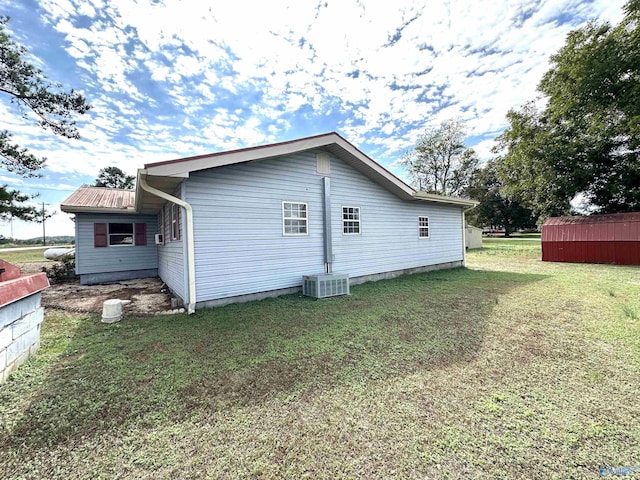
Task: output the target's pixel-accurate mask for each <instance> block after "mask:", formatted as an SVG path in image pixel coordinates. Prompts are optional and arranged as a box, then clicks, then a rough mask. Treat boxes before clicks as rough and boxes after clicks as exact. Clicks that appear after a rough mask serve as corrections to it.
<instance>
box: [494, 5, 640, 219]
mask: <svg viewBox="0 0 640 480" xmlns="http://www.w3.org/2000/svg"><path fill="white" fill-rule="evenodd" d="M538 91H539V92H540V93H541V94H542V95H541V98H540V99H538V101H537V102H530V103H528V104H527V105H525V106H524V107H522V108H521V109H519V110H513V111H510V112H509V114H508V115H507V119H508V120H509V128H508V129H507V130H506V131H505V132H504V133H503V134H502V135H501V136H499V137H498V139H497V140H498V147H497V150H496V151H497V152H498V153H500V154H501V156H500V159H499V175H500V177H501V179H502V180H503V181H504V184H505V186H504V190H505V191H506V192H507V193H508V194H509V195H512V196H514V197H516V198H518V199H520V200H522V201H523V202H524V203H525V204H526V205H527V206H529V207H531V208H532V209H533V210H534V211H535V213H536V214H537V215H540V216H542V217H545V216H549V215H555V214H562V213H567V212H569V211H570V209H571V207H570V204H569V202H570V201H571V200H572V199H573V198H574V197H576V195H578V194H582V195H583V196H584V197H585V198H586V199H588V200H589V202H590V203H591V204H592V206H593V207H594V210H595V211H597V212H599V213H615V212H624V211H634V210H640V0H631V1H629V2H628V3H627V4H626V6H625V16H624V18H623V20H622V21H621V23H620V24H618V25H615V26H612V25H610V24H609V23H601V22H595V21H594V22H591V23H589V24H588V25H586V26H585V27H583V28H580V29H578V30H575V31H572V32H571V33H570V34H569V35H568V36H567V40H566V44H565V45H564V46H563V47H562V48H561V49H560V51H559V52H558V53H557V54H555V55H553V56H552V57H551V68H550V70H549V71H548V72H547V73H546V74H545V75H544V77H543V78H542V81H541V82H540V84H539V86H538ZM541 104H544V106H539V105H541Z"/></svg>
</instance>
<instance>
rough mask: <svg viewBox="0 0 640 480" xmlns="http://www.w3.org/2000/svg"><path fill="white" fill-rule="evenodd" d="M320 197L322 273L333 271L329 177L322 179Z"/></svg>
mask: <svg viewBox="0 0 640 480" xmlns="http://www.w3.org/2000/svg"><path fill="white" fill-rule="evenodd" d="M322 195H323V197H324V211H323V217H324V218H323V219H324V229H323V232H324V271H325V273H331V272H332V271H333V265H332V264H333V248H332V244H331V181H330V179H329V177H323V178H322Z"/></svg>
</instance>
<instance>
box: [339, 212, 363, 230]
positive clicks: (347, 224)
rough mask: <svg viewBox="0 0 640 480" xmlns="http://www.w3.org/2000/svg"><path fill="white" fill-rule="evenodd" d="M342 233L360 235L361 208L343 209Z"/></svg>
mask: <svg viewBox="0 0 640 480" xmlns="http://www.w3.org/2000/svg"><path fill="white" fill-rule="evenodd" d="M342 233H344V234H345V235H359V234H360V207H342Z"/></svg>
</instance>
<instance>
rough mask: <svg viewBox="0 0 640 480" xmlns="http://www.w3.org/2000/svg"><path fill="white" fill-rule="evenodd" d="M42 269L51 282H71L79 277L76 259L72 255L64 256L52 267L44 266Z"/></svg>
mask: <svg viewBox="0 0 640 480" xmlns="http://www.w3.org/2000/svg"><path fill="white" fill-rule="evenodd" d="M42 271H43V272H44V273H46V274H47V277H49V282H51V284H56V283H65V282H70V281H72V280H75V279H76V278H77V275H76V259H75V257H72V256H67V257H63V258H61V259H60V260H59V261H58V262H56V263H54V264H53V265H52V266H50V267H42Z"/></svg>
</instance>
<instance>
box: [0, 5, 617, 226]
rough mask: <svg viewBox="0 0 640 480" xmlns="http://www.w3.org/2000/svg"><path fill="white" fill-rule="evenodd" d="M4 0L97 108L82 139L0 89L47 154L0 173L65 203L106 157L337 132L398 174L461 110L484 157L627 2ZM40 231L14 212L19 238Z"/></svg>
mask: <svg viewBox="0 0 640 480" xmlns="http://www.w3.org/2000/svg"><path fill="white" fill-rule="evenodd" d="M2 4H3V5H2V7H1V8H0V14H4V15H9V16H10V17H11V22H10V24H9V29H10V32H11V33H12V35H13V38H14V39H15V40H17V41H19V42H21V43H23V44H24V45H25V46H27V48H28V49H29V51H30V52H31V55H32V59H33V61H34V62H35V63H37V64H38V65H39V66H40V67H41V68H42V70H43V71H44V72H45V73H46V75H47V76H48V77H49V78H50V79H52V80H56V81H59V82H61V83H62V84H64V85H65V86H66V87H67V88H74V89H76V90H79V91H81V92H83V93H84V94H85V96H86V97H87V99H88V101H89V103H91V104H92V105H93V107H94V108H93V109H92V110H91V111H90V113H89V114H87V115H85V116H84V117H83V118H82V119H81V120H80V121H79V127H80V134H81V135H82V138H81V140H78V141H74V140H67V139H63V138H59V137H55V136H53V135H51V134H49V133H48V132H44V131H42V130H39V129H38V128H37V127H36V126H35V125H34V122H33V121H31V120H29V119H25V118H23V117H22V116H21V115H20V112H18V111H17V110H16V109H15V107H14V106H13V105H11V104H10V102H9V99H8V98H2V100H0V119H1V120H0V129H5V128H6V129H8V130H10V131H11V132H12V133H13V134H14V137H15V140H16V141H18V142H20V143H21V144H22V145H23V146H26V147H28V148H30V149H31V150H32V151H33V152H34V153H36V154H38V155H42V156H46V157H47V159H48V161H47V168H46V169H44V170H43V171H42V173H43V177H42V178H39V179H22V178H19V177H15V176H12V175H10V174H8V173H7V172H6V171H4V170H0V182H2V183H6V184H8V185H9V186H10V187H13V188H17V189H20V190H22V191H24V192H25V193H32V194H35V193H39V194H40V197H39V198H38V201H40V202H42V201H44V202H45V203H46V204H47V205H48V208H49V209H51V210H59V205H60V202H61V201H63V200H64V199H65V198H66V197H67V196H68V195H69V194H71V193H72V191H73V190H75V188H77V187H78V186H80V185H82V184H88V183H91V182H93V180H94V179H95V177H96V176H97V174H98V171H99V170H100V168H103V167H106V166H110V165H117V166H118V167H120V168H122V169H123V170H125V171H126V172H127V173H130V174H132V175H133V174H135V172H136V170H137V169H138V168H141V167H142V166H143V164H144V163H148V162H154V161H161V160H168V159H172V158H179V157H183V156H189V155H198V154H203V153H209V152H216V151H221V150H228V149H233V148H240V147H245V146H252V145H259V144H265V143H271V142H277V141H283V140H290V139H294V138H299V137H303V136H309V135H315V134H318V133H325V132H330V131H337V132H339V133H341V134H342V135H343V136H344V137H345V138H346V139H347V140H349V141H350V142H352V143H353V144H355V145H356V146H357V147H359V148H360V149H361V150H363V151H364V152H365V153H367V154H368V155H370V156H371V157H372V158H374V159H375V160H377V161H378V162H380V163H381V164H383V165H384V166H385V167H387V168H389V169H390V170H391V171H393V172H394V173H395V174H397V175H399V176H400V177H403V178H404V172H403V170H402V167H401V166H400V165H399V163H398V161H399V160H400V159H401V158H402V156H403V155H404V153H405V152H406V151H407V150H409V149H410V148H411V147H412V146H413V145H414V143H415V141H416V139H417V138H418V136H419V135H420V133H421V132H423V131H424V130H425V128H427V127H430V126H434V125H438V124H439V123H440V122H441V121H442V120H445V119H448V118H453V117H460V118H462V119H463V120H465V121H466V123H467V127H468V132H469V137H468V139H467V144H468V146H471V147H474V148H475V149H476V150H477V151H478V153H479V154H480V156H481V157H482V158H489V157H490V156H491V153H490V149H491V146H492V144H493V139H494V138H495V137H496V136H497V135H498V134H500V132H502V131H503V129H504V128H505V126H506V121H505V115H506V113H507V111H508V110H509V109H510V108H514V107H518V106H519V105H521V104H522V103H524V102H525V101H527V100H530V99H533V98H534V97H535V95H536V93H535V87H536V85H537V83H538V82H539V80H540V78H541V76H542V74H543V73H544V72H545V71H546V70H547V69H548V66H549V64H548V59H549V56H550V55H551V54H553V53H554V52H556V51H557V50H558V49H559V48H560V47H561V46H562V45H563V43H564V39H565V36H566V34H567V33H568V32H569V31H570V30H571V29H574V28H576V27H579V26H581V25H583V24H584V23H585V22H586V21H588V20H589V19H593V18H600V19H603V20H609V21H612V22H618V21H619V20H620V18H621V17H622V7H623V5H624V1H621V0H593V1H586V0H585V1H577V0H543V1H526V0H522V1H520V0H511V1H504V2H503V1H499V2H498V1H493V0H475V1H474V0H452V1H420V2H416V1H410V0H396V1H393V2H381V1H377V0H320V1H318V0H316V1H307V0H283V1H281V0H273V1H264V0H262V1H260V0H244V1H243V0H233V1H230V0H227V1H220V0H218V1H214V0H198V1H186V0H184V1H181V0H39V1H33V0H4V1H3V2H2ZM0 95H2V94H0ZM41 231H42V229H41V225H37V224H36V225H30V224H25V223H24V222H18V221H14V222H13V235H14V237H16V238H30V237H35V236H38V235H40V234H41ZM10 233H11V227H10V225H9V223H0V234H2V235H5V236H9V235H10ZM47 233H48V234H51V235H66V234H68V235H72V234H73V223H72V222H71V220H70V218H69V216H68V215H67V214H64V213H60V212H59V213H57V214H56V215H55V216H54V217H53V218H52V219H51V220H49V221H48V222H47Z"/></svg>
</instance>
